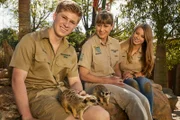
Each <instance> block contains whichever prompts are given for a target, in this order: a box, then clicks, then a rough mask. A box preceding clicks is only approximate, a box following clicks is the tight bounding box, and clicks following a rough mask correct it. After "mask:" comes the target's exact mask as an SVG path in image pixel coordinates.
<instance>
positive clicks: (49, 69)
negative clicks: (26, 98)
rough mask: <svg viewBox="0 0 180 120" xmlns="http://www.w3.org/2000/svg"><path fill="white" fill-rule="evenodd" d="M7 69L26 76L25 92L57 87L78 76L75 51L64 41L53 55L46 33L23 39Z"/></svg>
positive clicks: (38, 33)
mask: <svg viewBox="0 0 180 120" xmlns="http://www.w3.org/2000/svg"><path fill="white" fill-rule="evenodd" d="M10 66H11V67H16V68H19V69H22V70H25V71H27V72H28V74H27V78H26V80H25V84H26V87H27V89H28V90H36V89H39V90H40V89H45V88H53V87H57V85H58V82H59V81H61V80H64V78H65V77H77V76H78V69H77V55H76V52H75V49H74V48H73V47H72V46H71V45H70V44H69V43H68V41H67V40H66V39H63V42H62V43H61V45H60V46H59V48H58V50H57V53H56V54H55V53H54V51H53V48H52V45H51V44H50V41H49V35H48V29H44V30H41V31H38V32H33V33H30V34H27V35H25V36H24V37H23V38H22V40H21V41H20V42H19V44H18V45H17V46H16V49H15V51H14V54H13V57H12V60H11V63H10Z"/></svg>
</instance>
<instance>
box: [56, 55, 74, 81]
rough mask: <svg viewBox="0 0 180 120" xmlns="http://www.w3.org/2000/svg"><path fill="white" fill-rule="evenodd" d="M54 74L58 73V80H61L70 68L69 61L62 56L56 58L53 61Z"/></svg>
mask: <svg viewBox="0 0 180 120" xmlns="http://www.w3.org/2000/svg"><path fill="white" fill-rule="evenodd" d="M55 64H56V66H55V68H54V75H55V76H56V75H58V76H59V79H60V80H63V79H64V78H65V77H66V76H67V75H68V72H69V70H70V68H71V64H72V63H71V61H70V60H68V59H64V58H58V59H57V60H56V62H55Z"/></svg>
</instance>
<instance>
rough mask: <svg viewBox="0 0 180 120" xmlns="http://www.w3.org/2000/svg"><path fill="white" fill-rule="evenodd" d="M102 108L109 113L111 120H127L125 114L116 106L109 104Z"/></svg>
mask: <svg viewBox="0 0 180 120" xmlns="http://www.w3.org/2000/svg"><path fill="white" fill-rule="evenodd" d="M102 107H103V108H105V109H106V110H107V111H108V112H109V114H110V116H111V120H128V116H127V114H126V113H125V112H124V111H123V110H122V109H121V108H119V107H118V105H115V104H113V103H110V104H109V105H108V106H102Z"/></svg>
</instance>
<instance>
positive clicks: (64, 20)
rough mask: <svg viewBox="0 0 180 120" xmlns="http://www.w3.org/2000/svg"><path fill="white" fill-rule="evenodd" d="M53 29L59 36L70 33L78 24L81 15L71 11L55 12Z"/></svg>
mask: <svg viewBox="0 0 180 120" xmlns="http://www.w3.org/2000/svg"><path fill="white" fill-rule="evenodd" d="M53 19H54V23H53V29H54V32H55V34H56V36H57V37H64V36H66V35H68V34H70V33H71V32H72V31H73V29H74V28H75V27H76V26H77V24H78V22H79V19H80V17H79V16H78V15H77V14H75V13H73V12H70V11H61V12H59V13H54V16H53Z"/></svg>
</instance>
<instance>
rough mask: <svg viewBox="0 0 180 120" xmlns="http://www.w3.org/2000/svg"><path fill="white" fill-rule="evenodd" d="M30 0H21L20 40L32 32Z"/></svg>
mask: <svg viewBox="0 0 180 120" xmlns="http://www.w3.org/2000/svg"><path fill="white" fill-rule="evenodd" d="M30 1H31V0H19V40H20V39H21V38H22V37H23V36H24V35H25V34H27V33H29V32H31V20H30Z"/></svg>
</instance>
